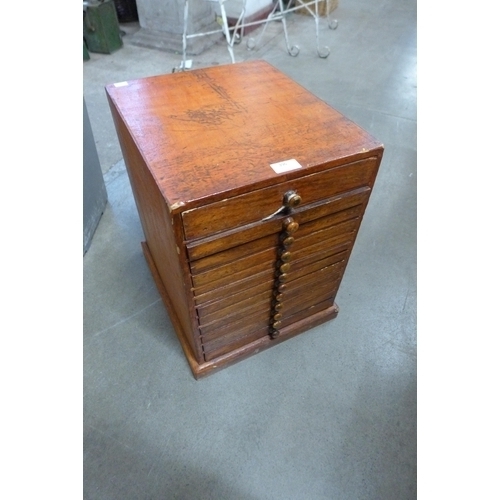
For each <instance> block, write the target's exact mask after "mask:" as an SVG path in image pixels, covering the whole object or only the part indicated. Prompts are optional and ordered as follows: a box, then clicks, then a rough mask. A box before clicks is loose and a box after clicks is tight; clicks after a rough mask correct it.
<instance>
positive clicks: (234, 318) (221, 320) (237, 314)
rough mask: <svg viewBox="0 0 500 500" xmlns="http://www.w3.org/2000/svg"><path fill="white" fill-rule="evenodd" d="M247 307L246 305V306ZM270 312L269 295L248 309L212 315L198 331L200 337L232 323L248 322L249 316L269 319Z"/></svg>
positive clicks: (236, 308)
mask: <svg viewBox="0 0 500 500" xmlns="http://www.w3.org/2000/svg"><path fill="white" fill-rule="evenodd" d="M247 305H248V304H247ZM270 311H271V295H270V296H268V297H264V299H263V300H260V301H258V302H254V303H251V304H250V305H248V307H245V308H242V307H241V306H240V307H234V308H231V309H226V310H224V312H223V313H222V314H219V315H213V316H212V317H211V318H210V317H209V318H207V319H206V323H205V324H200V327H199V330H200V333H201V335H206V334H208V333H210V332H216V331H218V330H220V329H221V328H225V327H226V326H227V325H230V324H232V323H238V322H240V321H242V320H243V321H248V318H249V317H251V316H260V315H262V317H263V318H266V319H269V318H270Z"/></svg>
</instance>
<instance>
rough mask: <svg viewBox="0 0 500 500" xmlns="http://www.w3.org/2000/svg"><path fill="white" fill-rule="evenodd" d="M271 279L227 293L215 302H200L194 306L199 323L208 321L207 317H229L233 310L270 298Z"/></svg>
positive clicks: (271, 292) (271, 293)
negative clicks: (234, 292)
mask: <svg viewBox="0 0 500 500" xmlns="http://www.w3.org/2000/svg"><path fill="white" fill-rule="evenodd" d="M273 284H274V281H273V280H269V281H267V282H264V283H261V284H259V285H257V286H255V287H253V288H249V289H247V290H243V291H241V292H239V293H236V294H234V295H229V296H226V297H224V298H223V299H221V300H218V301H216V302H210V303H208V304H202V305H201V306H198V307H197V308H196V311H197V313H198V319H199V321H200V324H204V323H208V322H209V321H210V319H209V318H224V317H229V316H230V315H231V314H232V312H233V311H236V310H238V309H246V308H248V307H250V306H251V305H252V304H254V303H256V302H264V301H265V300H269V301H270V300H271V298H272V296H273Z"/></svg>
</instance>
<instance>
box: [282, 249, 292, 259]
mask: <svg viewBox="0 0 500 500" xmlns="http://www.w3.org/2000/svg"><path fill="white" fill-rule="evenodd" d="M280 259H281V260H282V261H283V262H290V260H291V259H292V254H291V252H289V251H288V250H286V251H285V252H283V253H282V254H281V255H280Z"/></svg>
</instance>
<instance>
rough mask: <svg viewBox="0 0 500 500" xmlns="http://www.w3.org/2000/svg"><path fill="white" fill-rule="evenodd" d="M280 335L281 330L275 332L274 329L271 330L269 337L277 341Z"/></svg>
mask: <svg viewBox="0 0 500 500" xmlns="http://www.w3.org/2000/svg"><path fill="white" fill-rule="evenodd" d="M279 334H280V332H279V330H275V329H274V328H271V329H270V330H269V335H270V336H271V338H272V339H275V338H276V337H278V336H279Z"/></svg>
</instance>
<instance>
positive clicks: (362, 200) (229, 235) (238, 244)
mask: <svg viewBox="0 0 500 500" xmlns="http://www.w3.org/2000/svg"><path fill="white" fill-rule="evenodd" d="M370 191H371V190H370V188H369V187H367V186H364V187H361V188H358V189H354V190H351V191H347V192H344V193H342V194H340V195H337V196H334V197H332V198H329V199H327V200H323V201H321V202H316V203H313V204H308V205H302V206H299V207H298V208H296V209H294V215H293V217H294V219H295V220H296V221H297V222H298V223H299V224H301V225H302V224H306V223H307V222H310V221H313V220H316V219H320V218H322V217H325V216H327V215H330V214H337V217H338V219H339V220H338V222H341V220H346V219H347V218H349V215H350V214H349V209H351V210H355V211H356V212H357V213H362V212H363V211H364V207H365V205H366V203H367V201H368V197H369V195H370ZM285 218H286V216H276V217H273V218H272V219H270V220H268V221H264V222H262V221H259V222H255V223H252V224H247V225H246V226H242V227H236V228H231V229H228V230H226V231H223V232H222V233H218V234H217V235H212V236H208V237H206V238H201V239H199V240H195V241H188V242H187V243H186V249H187V252H188V255H189V260H190V261H191V263H192V264H191V266H192V268H193V270H194V271H203V270H204V269H207V268H210V267H214V266H216V265H220V264H223V263H224V260H225V257H224V256H225V255H230V254H229V250H231V249H234V253H233V254H231V257H232V258H239V257H242V256H243V255H242V254H241V253H240V252H241V249H242V248H244V247H243V245H244V244H246V243H249V242H251V241H254V240H258V241H260V243H256V245H258V249H263V248H264V246H263V245H272V244H273V243H274V242H275V241H276V237H277V235H278V233H279V232H280V231H281V226H282V223H283V220H284V219H285ZM266 237H267V243H265V244H263V243H262V240H266ZM225 250H227V251H228V253H227V254H223V253H222V252H223V251H225ZM207 256H213V257H212V258H211V259H206V260H205V259H204V260H203V261H201V262H200V261H199V259H203V258H205V257H207Z"/></svg>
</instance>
